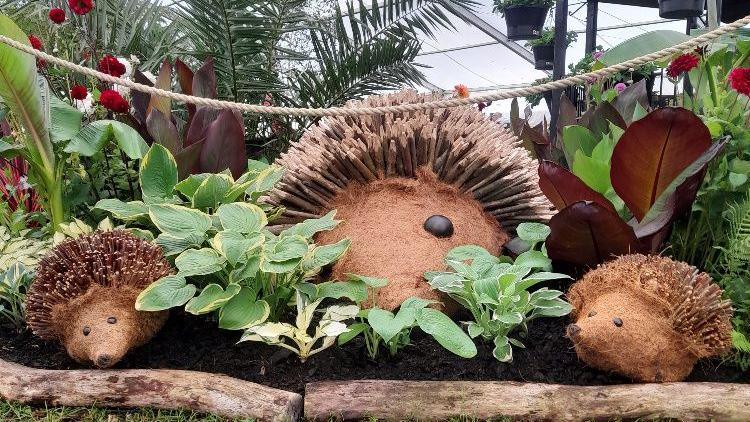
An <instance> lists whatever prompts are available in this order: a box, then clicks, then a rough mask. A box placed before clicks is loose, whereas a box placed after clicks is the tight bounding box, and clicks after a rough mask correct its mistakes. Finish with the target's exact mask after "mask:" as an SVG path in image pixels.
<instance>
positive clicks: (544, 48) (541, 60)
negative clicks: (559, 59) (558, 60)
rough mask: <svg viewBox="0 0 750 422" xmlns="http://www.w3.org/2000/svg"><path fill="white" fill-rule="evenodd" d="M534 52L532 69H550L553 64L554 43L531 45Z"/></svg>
mask: <svg viewBox="0 0 750 422" xmlns="http://www.w3.org/2000/svg"><path fill="white" fill-rule="evenodd" d="M531 51H533V52H534V69H537V70H552V68H553V67H554V65H555V63H554V62H555V45H554V44H547V45H535V46H534V47H531Z"/></svg>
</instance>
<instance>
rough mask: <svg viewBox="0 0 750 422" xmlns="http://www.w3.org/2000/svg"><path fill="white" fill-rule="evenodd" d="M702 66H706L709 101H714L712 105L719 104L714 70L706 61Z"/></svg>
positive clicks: (716, 105)
mask: <svg viewBox="0 0 750 422" xmlns="http://www.w3.org/2000/svg"><path fill="white" fill-rule="evenodd" d="M703 66H704V67H705V68H706V76H707V77H708V87H709V89H710V90H711V101H712V102H713V103H714V104H713V106H714V107H718V106H719V90H718V87H717V86H716V76H715V75H714V71H713V69H712V68H711V66H710V65H709V64H708V62H705V63H704V64H703Z"/></svg>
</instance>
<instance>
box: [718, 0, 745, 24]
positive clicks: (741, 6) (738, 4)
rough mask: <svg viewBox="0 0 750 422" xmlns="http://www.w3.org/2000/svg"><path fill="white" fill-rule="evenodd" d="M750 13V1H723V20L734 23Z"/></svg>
mask: <svg viewBox="0 0 750 422" xmlns="http://www.w3.org/2000/svg"><path fill="white" fill-rule="evenodd" d="M747 15H750V1H747V0H724V1H723V2H722V3H721V21H722V22H724V23H732V22H734V21H736V20H737V19H742V18H744V17H745V16H747Z"/></svg>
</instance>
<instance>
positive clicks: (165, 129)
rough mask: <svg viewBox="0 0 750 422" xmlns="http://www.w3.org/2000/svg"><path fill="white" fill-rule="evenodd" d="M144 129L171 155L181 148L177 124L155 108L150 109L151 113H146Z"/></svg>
mask: <svg viewBox="0 0 750 422" xmlns="http://www.w3.org/2000/svg"><path fill="white" fill-rule="evenodd" d="M146 129H147V130H148V134H149V135H151V137H152V138H153V139H154V142H156V143H157V144H161V145H162V146H164V147H165V148H166V149H168V150H169V152H171V153H172V155H174V154H177V153H178V152H179V151H180V149H182V145H181V142H180V134H179V132H178V131H177V126H175V124H174V123H172V122H171V121H170V120H169V118H168V117H167V116H165V115H164V114H162V112H161V111H159V110H158V109H157V108H154V109H152V110H151V113H149V114H148V117H147V118H146Z"/></svg>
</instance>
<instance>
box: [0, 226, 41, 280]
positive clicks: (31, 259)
mask: <svg viewBox="0 0 750 422" xmlns="http://www.w3.org/2000/svg"><path fill="white" fill-rule="evenodd" d="M49 248H50V242H49V241H48V240H41V239H36V238H33V237H30V236H29V230H28V229H26V230H22V231H21V232H20V233H19V234H18V235H11V234H10V232H9V231H8V229H7V228H6V227H3V226H0V271H5V270H7V269H8V268H10V267H11V266H13V265H14V264H16V263H20V264H23V265H24V266H25V267H26V268H28V269H33V268H34V267H36V264H37V263H38V262H39V260H40V259H42V257H43V256H44V255H45V254H46V253H47V251H48V250H49Z"/></svg>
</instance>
